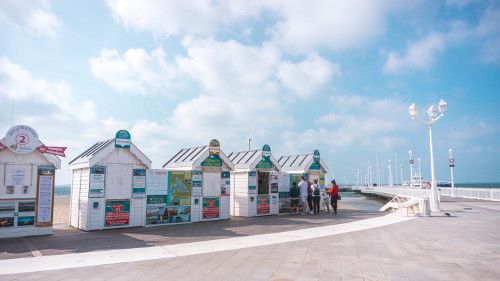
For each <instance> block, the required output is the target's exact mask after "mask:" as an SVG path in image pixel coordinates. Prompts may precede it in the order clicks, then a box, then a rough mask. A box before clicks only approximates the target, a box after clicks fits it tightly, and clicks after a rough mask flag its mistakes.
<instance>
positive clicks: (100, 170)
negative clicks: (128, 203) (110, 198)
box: [89, 166, 106, 198]
mask: <svg viewBox="0 0 500 281" xmlns="http://www.w3.org/2000/svg"><path fill="white" fill-rule="evenodd" d="M105 179H106V167H105V166H93V167H91V168H90V179H89V189H90V191H89V197H91V198H103V197H104V185H105Z"/></svg>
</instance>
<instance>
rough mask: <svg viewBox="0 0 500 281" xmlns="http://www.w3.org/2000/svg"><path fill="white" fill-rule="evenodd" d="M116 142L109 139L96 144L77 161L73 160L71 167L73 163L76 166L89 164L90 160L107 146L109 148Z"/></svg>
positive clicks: (78, 157)
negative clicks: (84, 163) (77, 164)
mask: <svg viewBox="0 0 500 281" xmlns="http://www.w3.org/2000/svg"><path fill="white" fill-rule="evenodd" d="M114 141H115V139H109V140H105V141H100V142H98V143H96V144H94V145H93V146H91V147H90V148H89V149H87V150H85V151H84V152H83V153H82V154H80V155H78V156H77V157H76V158H75V159H73V160H71V162H69V165H71V164H73V163H75V164H76V163H83V162H87V161H88V160H89V159H90V158H92V156H94V155H96V154H97V153H99V151H101V150H103V149H104V148H105V147H106V146H108V145H109V144H110V143H111V142H114Z"/></svg>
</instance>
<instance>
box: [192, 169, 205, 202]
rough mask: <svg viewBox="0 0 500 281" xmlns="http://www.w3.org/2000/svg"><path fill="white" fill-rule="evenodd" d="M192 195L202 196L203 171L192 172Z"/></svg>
mask: <svg viewBox="0 0 500 281" xmlns="http://www.w3.org/2000/svg"><path fill="white" fill-rule="evenodd" d="M191 175H192V177H191V196H193V197H201V187H202V184H203V174H202V171H193V172H192V173H191Z"/></svg>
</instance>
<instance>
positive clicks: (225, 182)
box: [220, 172, 231, 196]
mask: <svg viewBox="0 0 500 281" xmlns="http://www.w3.org/2000/svg"><path fill="white" fill-rule="evenodd" d="M220 194H221V195H222V196H230V195H231V173H230V172H222V173H221V175H220Z"/></svg>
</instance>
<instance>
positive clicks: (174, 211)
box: [167, 206, 191, 223]
mask: <svg viewBox="0 0 500 281" xmlns="http://www.w3.org/2000/svg"><path fill="white" fill-rule="evenodd" d="M167 212H168V223H186V222H190V221H191V206H180V207H167Z"/></svg>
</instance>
